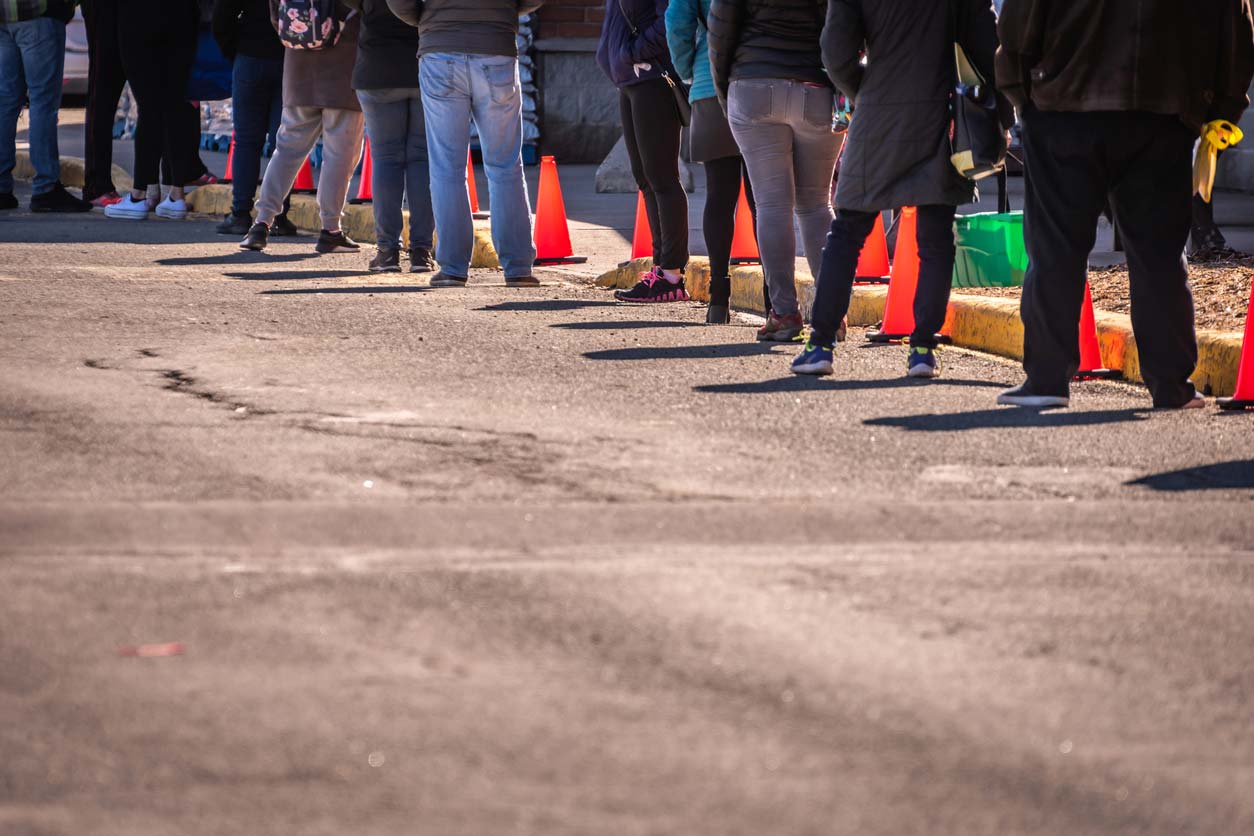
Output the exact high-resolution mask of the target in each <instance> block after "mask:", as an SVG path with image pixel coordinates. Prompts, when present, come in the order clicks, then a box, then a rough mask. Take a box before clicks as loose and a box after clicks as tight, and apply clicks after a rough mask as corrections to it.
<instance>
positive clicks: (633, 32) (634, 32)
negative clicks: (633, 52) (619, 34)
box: [618, 0, 640, 38]
mask: <svg viewBox="0 0 1254 836" xmlns="http://www.w3.org/2000/svg"><path fill="white" fill-rule="evenodd" d="M618 10H619V11H620V12H621V13H622V15H623V20H625V21H627V25H628V26H630V27H631V36H632V37H633V38H634V37H636V36H637V35H639V34H640V30H639V29H637V28H636V22H635V21H634V20H632V19H631V15H629V14H627V7H626V6H624V5H623V0H618Z"/></svg>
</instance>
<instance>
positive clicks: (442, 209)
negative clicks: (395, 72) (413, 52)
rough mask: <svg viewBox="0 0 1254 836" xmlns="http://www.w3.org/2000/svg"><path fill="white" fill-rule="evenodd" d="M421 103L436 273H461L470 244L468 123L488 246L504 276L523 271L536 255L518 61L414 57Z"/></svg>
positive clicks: (466, 266)
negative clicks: (483, 176)
mask: <svg viewBox="0 0 1254 836" xmlns="http://www.w3.org/2000/svg"><path fill="white" fill-rule="evenodd" d="M420 78H421V86H422V106H423V110H424V111H425V112H426V118H427V155H428V157H429V159H430V162H431V205H432V208H433V209H434V210H435V229H436V254H435V258H436V261H438V262H439V263H440V270H441V272H443V273H445V274H447V275H449V276H457V277H461V278H465V277H466V275H467V273H468V272H469V270H470V256H471V253H472V251H473V249H474V221H473V219H472V218H471V215H470V195H469V192H468V191H467V188H466V154H467V153H468V151H469V149H470V120H471V119H472V118H473V119H474V120H475V126H476V127H477V128H478V129H479V145H480V147H481V149H482V151H483V167H484V170H485V171H486V172H487V175H488V193H489V195H490V199H491V210H492V243H493V245H494V246H495V247H496V252H497V254H498V255H499V256H500V259H501V267H502V268H503V269H504V271H505V277H506V278H508V279H512V278H520V277H523V276H530V275H531V269H532V267H533V266H534V264H535V260H536V248H535V245H534V244H533V243H532V239H531V206H530V203H529V201H528V199H527V182H526V180H524V179H523V164H522V139H523V123H522V89H521V86H520V84H519V80H518V60H517V59H516V58H509V57H506V56H500V55H466V54H462V53H434V54H430V55H424V56H422V69H421V73H420Z"/></svg>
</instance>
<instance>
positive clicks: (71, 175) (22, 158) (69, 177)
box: [13, 151, 131, 192]
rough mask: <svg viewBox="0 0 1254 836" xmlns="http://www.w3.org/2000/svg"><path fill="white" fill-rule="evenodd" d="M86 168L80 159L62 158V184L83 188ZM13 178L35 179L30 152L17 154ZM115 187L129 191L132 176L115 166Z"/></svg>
mask: <svg viewBox="0 0 1254 836" xmlns="http://www.w3.org/2000/svg"><path fill="white" fill-rule="evenodd" d="M86 167H87V166H86V163H84V162H83V160H82V159H81V158H80V157H62V158H61V182H62V183H63V184H65V185H67V186H71V187H73V188H75V189H81V188H83V184H84V183H85V182H87V181H86V178H85V177H84V176H83V175H84V173H85V171H86ZM13 176H14V177H15V178H16V179H18V180H33V179H34V177H35V166H34V165H32V164H31V161H30V152H29V151H18V152H17V165H15V166H14V167H13ZM113 185H115V186H117V188H118V191H119V192H121V191H125V190H127V189H129V188H130V187H131V175H129V174H127V173H126V170H125V169H123V168H121V167H120V166H116V165H115V166H113Z"/></svg>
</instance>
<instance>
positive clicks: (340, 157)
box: [257, 107, 365, 232]
mask: <svg viewBox="0 0 1254 836" xmlns="http://www.w3.org/2000/svg"><path fill="white" fill-rule="evenodd" d="M364 124H365V123H364V119H363V117H362V115H361V111H359V110H340V109H338V108H329V107H328V108H322V107H284V108H283V123H282V125H280V126H279V137H278V142H277V143H276V145H275V149H274V156H272V157H271V158H270V164H269V165H268V166H266V175H265V177H263V178H262V180H261V198H260V199H259V200H258V201H257V220H258V222H260V223H264V224H267V225H268V224H271V223H274V219H275V217H276V216H277V215H278V214H279V213H280V212H282V211H283V199H284V198H285V197H287V193H288V192H289V191H291V190H292V184H293V183H295V182H296V174H297V173H298V172H299V171H300V167H301V166H302V165H304V164H305V158H306V157H308V156H309V152H310V151H312V150H313V148H314V145H315V144H316V143H317V142H318V137H319V136H321V137H322V172H321V173H320V174H319V175H318V214H319V215H320V216H321V218H322V228H323V229H326V230H330V231H331V232H335V231H336V230H338V229H339V228H340V220H341V219H342V218H343V216H344V200H345V198H347V197H348V184H349V181H351V180H352V179H353V170H354V169H356V168H357V163H358V162H359V161H360V160H361V135H362V128H363V125H364Z"/></svg>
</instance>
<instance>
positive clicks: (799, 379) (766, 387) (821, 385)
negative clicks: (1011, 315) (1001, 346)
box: [692, 375, 1005, 395]
mask: <svg viewBox="0 0 1254 836" xmlns="http://www.w3.org/2000/svg"><path fill="white" fill-rule="evenodd" d="M925 386H971V387H976V388H1003V387H1004V386H1005V384H1004V383H996V382H994V381H990V380H963V379H961V378H937V379H935V380H918V379H915V378H910V377H891V378H875V379H872V380H838V379H835V378H831V377H816V376H814V375H792V376H790V377H777V378H772V379H771V380H754V381H749V382H746V383H707V384H704V385H701V386H694V387H692V391H694V392H705V393H708V394H714V395H769V394H772V393H775V392H845V391H855V390H859V389H902V388H917V387H925Z"/></svg>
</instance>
